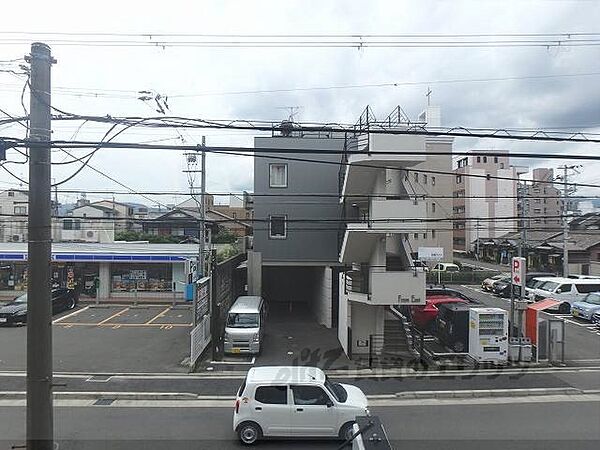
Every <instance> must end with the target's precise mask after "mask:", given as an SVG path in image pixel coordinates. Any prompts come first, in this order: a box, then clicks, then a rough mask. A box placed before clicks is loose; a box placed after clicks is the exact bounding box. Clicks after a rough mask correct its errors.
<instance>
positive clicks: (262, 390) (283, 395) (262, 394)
mask: <svg viewBox="0 0 600 450" xmlns="http://www.w3.org/2000/svg"><path fill="white" fill-rule="evenodd" d="M254 399H255V400H256V401H257V402H260V403H266V404H268V405H286V404H287V386H260V387H258V388H256V394H255V395H254Z"/></svg>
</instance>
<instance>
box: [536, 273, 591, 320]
mask: <svg viewBox="0 0 600 450" xmlns="http://www.w3.org/2000/svg"><path fill="white" fill-rule="evenodd" d="M598 291H600V279H573V278H559V277H556V278H550V279H547V280H545V281H544V282H543V283H542V284H540V285H539V286H538V287H537V288H535V289H533V290H532V291H531V293H532V294H531V295H532V296H533V300H535V301H539V300H543V299H546V298H552V299H554V300H557V301H560V302H562V303H561V304H560V305H559V308H558V311H559V312H560V313H562V314H569V313H570V312H571V305H572V304H573V303H575V302H577V301H580V300H582V299H583V298H584V297H585V296H586V295H587V294H589V293H591V292H598Z"/></svg>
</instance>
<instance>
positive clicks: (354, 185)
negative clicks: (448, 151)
mask: <svg viewBox="0 0 600 450" xmlns="http://www.w3.org/2000/svg"><path fill="white" fill-rule="evenodd" d="M347 149H348V152H349V153H350V155H349V156H348V164H349V165H348V166H347V168H346V172H345V174H344V180H343V184H342V186H343V187H342V195H356V194H360V193H365V192H371V190H372V187H373V184H374V182H375V179H376V177H377V174H378V170H376V169H374V168H373V167H372V166H375V167H378V166H381V167H395V168H403V167H411V166H414V165H416V164H419V163H422V162H424V161H425V160H426V155H425V151H426V149H425V137H423V136H415V135H400V134H381V133H368V132H366V133H360V134H357V135H356V136H353V137H351V138H350V139H349V140H348V147H347ZM390 152H393V153H394V154H390ZM369 166H371V167H369Z"/></svg>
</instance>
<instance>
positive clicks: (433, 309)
mask: <svg viewBox="0 0 600 450" xmlns="http://www.w3.org/2000/svg"><path fill="white" fill-rule="evenodd" d="M448 303H469V302H468V301H467V300H464V299H462V298H459V297H452V296H447V295H433V296H428V297H427V298H426V299H425V304H424V305H418V306H411V316H412V321H413V324H415V325H416V326H417V327H418V328H420V329H421V330H424V331H427V332H429V333H433V332H434V331H435V324H436V320H435V319H436V318H437V316H438V313H439V309H438V307H439V306H440V305H444V304H448Z"/></svg>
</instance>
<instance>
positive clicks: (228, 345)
mask: <svg viewBox="0 0 600 450" xmlns="http://www.w3.org/2000/svg"><path fill="white" fill-rule="evenodd" d="M266 317H267V309H266V305H265V302H264V300H263V299H262V297H258V296H248V295H243V296H241V297H238V298H237V300H236V301H235V302H234V304H233V305H232V306H231V308H230V309H229V312H228V313H227V321H226V323H225V336H224V344H223V351H224V352H225V353H253V354H257V353H260V351H261V349H262V346H263V337H264V333H265V321H266Z"/></svg>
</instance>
